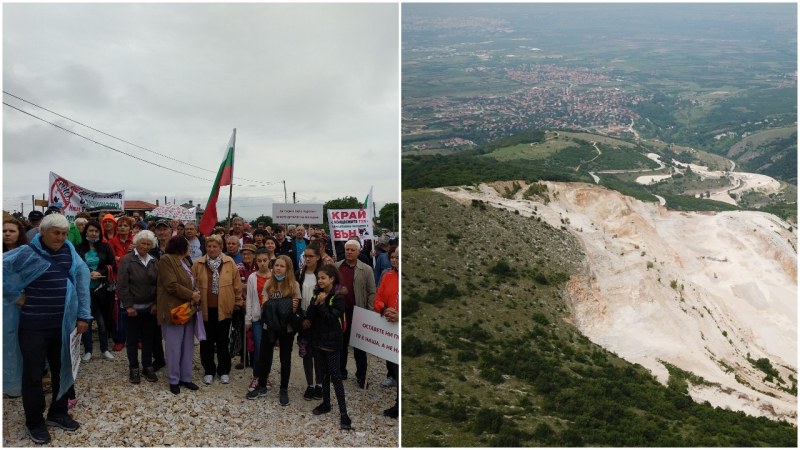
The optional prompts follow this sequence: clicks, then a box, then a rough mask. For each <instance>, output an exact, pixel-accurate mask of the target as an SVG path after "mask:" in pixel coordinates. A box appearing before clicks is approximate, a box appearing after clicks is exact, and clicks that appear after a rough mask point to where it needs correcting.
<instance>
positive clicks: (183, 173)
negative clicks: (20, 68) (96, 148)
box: [3, 102, 214, 182]
mask: <svg viewBox="0 0 800 450" xmlns="http://www.w3.org/2000/svg"><path fill="white" fill-rule="evenodd" d="M3 104H4V105H6V106H8V107H9V108H13V109H16V110H17V111H19V112H21V113H23V114H27V115H29V116H31V117H33V118H34V119H39V120H41V121H42V122H44V123H49V124H50V125H52V126H54V127H56V128H59V129H61V130H64V131H66V132H67V133H72V134H74V135H75V136H78V137H81V138H83V139H86V140H87V141H89V142H93V143H95V144H97V145H100V146H103V147H105V148H107V149H109V150H113V151H115V152H117V153H121V154H123V155H125V156H129V157H131V158H133V159H137V160H139V161H142V162H145V163H147V164H150V165H153V166H156V167H160V168H162V169H166V170H169V171H170V172H175V173H179V174H181V175H186V176H187V177H192V178H197V179H200V180H204V181H212V182H213V181H214V180H209V179H208V178H201V177H198V176H196V175H192V174H189V173H186V172H181V171H180V170H175V169H170V168H169V167H166V166H162V165H161V164H158V163H154V162H152V161H148V160H146V159H142V158H139V157H137V156H134V155H131V154H130V153H127V152H123V151H122V150H118V149H116V148H114V147H111V146H110V145H106V144H103V143H102V142H98V141H95V140H94V139H92V138H89V137H86V136H84V135H82V134H80V133H76V132H74V131H72V130H68V129H66V128H64V127H62V126H61V125H57V124H55V123H53V122H50V121H48V120H45V119H42V118H41V117H39V116H37V115H35V114H31V113H29V112H27V111H23V110H21V109H19V108H17V107H16V106H13V105H9V104H8V103H6V102H3Z"/></svg>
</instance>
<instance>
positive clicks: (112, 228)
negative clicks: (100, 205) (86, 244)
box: [100, 213, 117, 242]
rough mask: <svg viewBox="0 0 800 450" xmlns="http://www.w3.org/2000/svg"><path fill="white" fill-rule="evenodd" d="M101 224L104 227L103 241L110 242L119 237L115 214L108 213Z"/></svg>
mask: <svg viewBox="0 0 800 450" xmlns="http://www.w3.org/2000/svg"><path fill="white" fill-rule="evenodd" d="M100 223H101V224H102V225H103V240H104V241H106V242H109V241H110V240H111V239H112V238H113V237H114V236H116V235H117V219H116V218H115V217H114V215H113V214H111V213H108V214H106V215H105V216H103V220H102V221H100Z"/></svg>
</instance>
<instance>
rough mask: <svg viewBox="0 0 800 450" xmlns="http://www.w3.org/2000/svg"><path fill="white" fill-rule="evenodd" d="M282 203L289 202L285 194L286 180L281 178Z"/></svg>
mask: <svg viewBox="0 0 800 450" xmlns="http://www.w3.org/2000/svg"><path fill="white" fill-rule="evenodd" d="M283 203H289V196H288V195H286V180H283Z"/></svg>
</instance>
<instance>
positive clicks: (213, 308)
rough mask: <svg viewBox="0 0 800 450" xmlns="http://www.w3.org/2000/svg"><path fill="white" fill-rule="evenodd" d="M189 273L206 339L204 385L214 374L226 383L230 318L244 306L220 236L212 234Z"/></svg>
mask: <svg viewBox="0 0 800 450" xmlns="http://www.w3.org/2000/svg"><path fill="white" fill-rule="evenodd" d="M187 245H188V244H187ZM192 273H193V274H194V277H195V278H196V279H197V287H198V289H200V298H201V301H200V303H201V305H202V308H203V320H204V321H205V329H206V340H205V341H201V342H200V362H201V363H202V364H203V370H204V371H205V375H204V376H203V383H205V384H211V382H213V381H214V375H219V379H220V382H222V384H227V383H229V382H230V380H231V378H230V372H231V354H230V350H229V347H228V346H229V345H230V342H229V337H228V336H229V334H230V331H231V317H232V316H233V308H234V307H238V308H241V307H242V306H244V298H243V297H242V281H241V278H240V277H239V269H238V268H237V267H236V263H235V262H233V259H232V258H231V257H230V256H227V255H224V254H223V253H222V237H220V236H218V235H216V234H212V235H211V236H209V237H207V238H206V254H205V255H203V256H201V257H200V258H198V259H197V260H196V261H195V262H194V265H192ZM215 353H216V356H217V362H216V363H215V362H214V354H215Z"/></svg>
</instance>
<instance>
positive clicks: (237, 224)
mask: <svg viewBox="0 0 800 450" xmlns="http://www.w3.org/2000/svg"><path fill="white" fill-rule="evenodd" d="M231 235H232V236H236V237H237V238H239V248H241V247H242V246H243V245H244V244H252V243H253V236H251V235H250V233H248V232H246V231H245V230H244V219H243V218H241V217H238V216H237V217H234V218H233V219H231Z"/></svg>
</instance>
